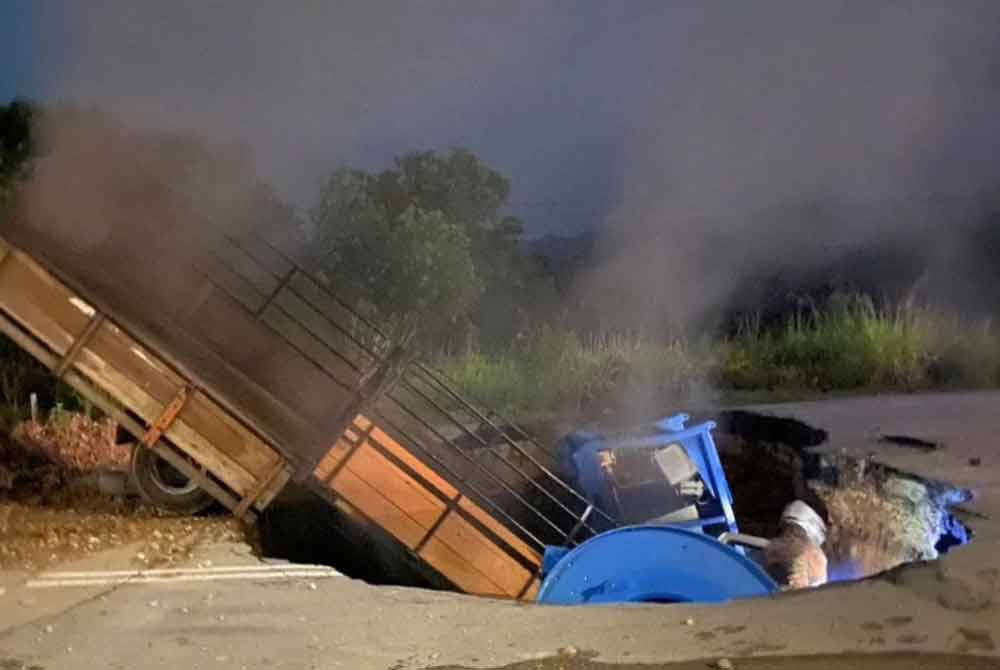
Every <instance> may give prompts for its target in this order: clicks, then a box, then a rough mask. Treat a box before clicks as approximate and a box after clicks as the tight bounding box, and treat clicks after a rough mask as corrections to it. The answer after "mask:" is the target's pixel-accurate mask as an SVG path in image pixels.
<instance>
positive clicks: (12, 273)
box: [0, 251, 92, 355]
mask: <svg viewBox="0 0 1000 670" xmlns="http://www.w3.org/2000/svg"><path fill="white" fill-rule="evenodd" d="M0 253H2V251H0ZM0 307H2V308H3V309H4V310H5V311H6V312H7V313H8V314H10V315H11V316H13V317H14V318H15V319H16V320H17V321H18V322H19V323H21V324H22V325H23V326H25V327H26V328H28V329H29V330H30V332H31V334H32V335H34V336H35V337H37V338H38V339H39V340H41V341H42V342H44V343H45V344H46V346H48V347H49V349H51V350H52V351H54V352H56V353H57V354H60V355H62V354H65V353H66V351H67V350H68V349H69V347H70V344H71V343H72V341H73V340H74V339H75V338H76V336H77V335H79V334H80V333H82V332H83V330H84V329H85V328H86V327H87V322H88V321H89V320H90V313H92V308H91V307H90V305H88V304H87V303H85V302H84V301H82V300H80V299H79V298H77V297H76V296H75V295H74V294H73V293H71V292H70V291H69V290H68V289H67V288H66V287H65V286H63V285H62V284H59V283H58V282H56V281H55V280H54V279H53V278H52V276H51V275H49V274H48V273H47V272H45V271H44V270H43V269H41V268H40V267H38V266H37V265H36V264H35V263H34V262H32V261H31V260H30V259H28V258H27V257H26V256H24V255H23V254H21V253H20V252H17V251H9V252H8V254H7V256H5V257H4V259H3V261H2V262H0Z"/></svg>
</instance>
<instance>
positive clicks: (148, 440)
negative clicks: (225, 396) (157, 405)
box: [142, 386, 194, 447]
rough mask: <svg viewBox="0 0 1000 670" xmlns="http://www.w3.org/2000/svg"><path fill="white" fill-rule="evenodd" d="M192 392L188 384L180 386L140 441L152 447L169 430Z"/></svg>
mask: <svg viewBox="0 0 1000 670" xmlns="http://www.w3.org/2000/svg"><path fill="white" fill-rule="evenodd" d="M193 393H194V389H193V388H192V387H190V386H182V387H181V388H180V389H179V390H178V391H177V395H175V396H174V398H173V400H171V401H170V402H169V403H167V406H166V407H164V408H163V412H161V413H160V416H159V418H157V419H156V421H154V422H153V425H152V426H150V428H149V430H148V431H146V435H145V436H143V438H142V443H143V444H145V445H146V446H147V447H152V446H153V445H155V444H156V443H157V442H159V440H160V438H161V437H163V434H164V433H166V432H167V431H168V430H170V426H172V425H173V423H174V421H175V420H176V419H177V415H178V414H180V413H181V410H183V409H184V405H186V404H187V401H188V399H189V398H190V397H191V395H192V394H193Z"/></svg>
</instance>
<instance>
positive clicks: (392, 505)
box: [330, 461, 427, 548]
mask: <svg viewBox="0 0 1000 670" xmlns="http://www.w3.org/2000/svg"><path fill="white" fill-rule="evenodd" d="M383 466H384V467H383V468H381V469H380V470H378V471H371V470H369V471H366V472H365V473H364V475H359V474H358V473H357V472H355V471H354V470H352V469H351V468H350V467H344V468H341V469H340V471H339V472H337V475H336V476H335V477H334V478H333V481H332V482H331V483H330V490H332V491H333V492H334V493H336V494H337V495H338V496H342V497H343V498H344V500H346V501H347V502H348V503H350V504H351V505H353V506H354V507H355V508H357V509H358V510H359V511H360V512H361V513H362V514H364V515H365V516H366V517H368V518H369V519H371V520H372V521H374V522H375V523H377V524H378V525H379V526H381V527H382V528H384V529H385V530H386V531H388V532H389V533H390V534H392V535H393V536H394V537H395V538H396V539H398V540H399V541H400V542H402V543H403V544H405V545H406V546H407V547H409V548H413V547H415V546H416V545H417V543H419V542H420V540H421V539H423V537H424V535H425V534H426V533H427V529H426V528H425V527H424V526H422V525H421V524H419V523H417V521H416V520H415V519H414V517H413V516H412V515H411V512H412V511H414V508H415V507H416V508H420V507H425V505H423V504H422V501H420V500H419V499H418V500H417V501H416V504H414V501H411V500H408V499H400V498H398V497H397V498H391V497H389V496H387V495H383V490H384V488H385V489H387V488H388V485H389V483H390V481H391V480H392V478H394V477H395V476H397V475H396V473H398V474H399V475H402V473H399V471H398V470H397V471H396V473H393V472H392V465H391V464H390V463H388V462H387V461H386V462H384V463H383ZM383 487H384V488H383ZM418 516H419V514H418Z"/></svg>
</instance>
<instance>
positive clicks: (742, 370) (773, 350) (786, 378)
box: [719, 296, 1000, 391]
mask: <svg viewBox="0 0 1000 670" xmlns="http://www.w3.org/2000/svg"><path fill="white" fill-rule="evenodd" d="M721 347H722V351H723V353H722V355H721V356H720V360H722V361H723V363H722V365H721V368H720V370H719V379H720V381H721V383H723V384H724V385H725V386H727V387H730V388H734V389H754V390H756V389H776V388H793V389H795V388H801V389H810V390H818V391H834V390H840V391H846V390H858V389H869V390H898V391H918V390H926V389H932V388H940V387H955V386H961V387H976V388H978V387H985V386H992V385H995V384H997V383H1000V337H998V336H997V334H996V333H994V332H993V330H992V329H991V327H990V324H988V323H984V324H979V325H978V326H972V325H970V324H968V323H965V322H963V321H962V320H961V319H958V318H957V317H954V316H950V315H946V314H943V313H941V312H938V311H935V310H931V309H928V308H925V307H920V306H917V305H914V304H910V303H907V304H903V305H900V306H895V307H877V306H876V305H875V304H874V303H873V302H872V301H871V300H870V299H868V298H865V297H862V296H852V297H846V298H845V297H841V298H839V299H837V300H835V301H833V302H832V303H831V304H830V305H828V306H827V307H826V308H825V309H823V310H821V311H813V312H812V313H809V314H805V315H798V316H796V317H794V318H791V319H789V320H788V321H787V322H786V323H785V324H784V326H782V327H780V328H778V329H775V330H763V329H761V328H760V327H759V325H757V324H754V323H752V322H750V323H747V324H746V325H745V326H744V328H743V329H742V330H741V332H740V333H739V334H738V335H737V336H736V337H735V338H732V339H730V340H728V341H726V342H724V343H722V345H721Z"/></svg>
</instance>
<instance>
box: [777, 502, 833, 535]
mask: <svg viewBox="0 0 1000 670" xmlns="http://www.w3.org/2000/svg"><path fill="white" fill-rule="evenodd" d="M781 521H782V523H788V524H793V525H796V526H798V527H799V528H801V529H802V530H804V531H805V532H806V535H807V536H808V537H809V540H810V541H811V542H813V543H815V544H816V545H817V546H820V547H821V546H823V543H824V542H826V524H825V523H823V519H822V517H820V515H819V514H817V513H816V511H815V510H814V509H813V508H812V507H810V506H809V505H807V504H806V503H804V502H802V501H801V500H795V501H794V502H790V503H788V505H786V506H785V509H784V510H783V511H782V512H781Z"/></svg>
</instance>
